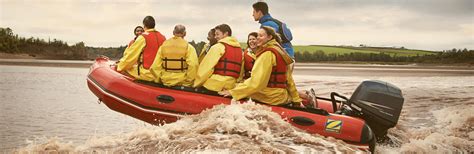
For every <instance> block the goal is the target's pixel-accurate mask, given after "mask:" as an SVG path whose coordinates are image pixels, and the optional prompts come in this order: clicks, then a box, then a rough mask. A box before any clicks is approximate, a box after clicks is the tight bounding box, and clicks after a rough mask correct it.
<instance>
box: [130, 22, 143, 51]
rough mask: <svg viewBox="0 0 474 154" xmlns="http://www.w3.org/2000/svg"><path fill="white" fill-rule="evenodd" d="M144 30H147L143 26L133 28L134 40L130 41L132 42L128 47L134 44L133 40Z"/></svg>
mask: <svg viewBox="0 0 474 154" xmlns="http://www.w3.org/2000/svg"><path fill="white" fill-rule="evenodd" d="M143 32H145V30H143V27H142V26H137V27H135V29H134V30H133V34H135V37H134V38H133V40H131V41H130V43H128V46H127V47H130V46H131V45H132V44H133V42H135V40H137V37H138V36H140V35H142V33H143Z"/></svg>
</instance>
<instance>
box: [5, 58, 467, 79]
mask: <svg viewBox="0 0 474 154" xmlns="http://www.w3.org/2000/svg"><path fill="white" fill-rule="evenodd" d="M93 62H94V61H87V60H44V59H1V58H0V65H17V66H46V67H72V68H87V67H89V66H91V65H92V63H93ZM295 74H301V75H337V76H374V75H375V76H453V75H455V76H459V75H460V76H472V75H474V67H469V66H442V65H441V66H440V65H416V64H410V65H380V64H341V63H296V64H295Z"/></svg>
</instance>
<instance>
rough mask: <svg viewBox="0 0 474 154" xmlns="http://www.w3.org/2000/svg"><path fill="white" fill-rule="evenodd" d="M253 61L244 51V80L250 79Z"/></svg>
mask: <svg viewBox="0 0 474 154" xmlns="http://www.w3.org/2000/svg"><path fill="white" fill-rule="evenodd" d="M254 63H255V59H253V57H251V56H250V55H249V51H248V50H245V51H244V71H245V72H244V79H248V78H250V73H251V72H252V68H253V64H254Z"/></svg>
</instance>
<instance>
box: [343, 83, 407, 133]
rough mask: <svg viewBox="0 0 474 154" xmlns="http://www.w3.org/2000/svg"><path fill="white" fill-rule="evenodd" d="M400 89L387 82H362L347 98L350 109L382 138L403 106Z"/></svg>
mask: <svg viewBox="0 0 474 154" xmlns="http://www.w3.org/2000/svg"><path fill="white" fill-rule="evenodd" d="M403 101H404V99H403V96H402V91H401V90H400V89H399V88H398V87H396V86H395V85H392V84H390V83H387V82H383V81H378V80H369V81H364V82H362V83H361V84H360V85H359V87H357V89H356V90H355V91H354V93H353V94H352V96H351V98H350V99H349V102H350V106H351V108H352V109H354V110H357V111H358V112H359V113H360V115H361V117H362V118H363V119H364V120H365V121H366V123H367V124H368V125H369V126H370V128H371V129H372V130H373V131H374V133H375V135H376V136H377V138H378V139H384V138H385V137H386V135H387V130H388V129H389V128H392V127H395V125H396V124H397V122H398V118H399V117H400V112H401V111H402V107H403Z"/></svg>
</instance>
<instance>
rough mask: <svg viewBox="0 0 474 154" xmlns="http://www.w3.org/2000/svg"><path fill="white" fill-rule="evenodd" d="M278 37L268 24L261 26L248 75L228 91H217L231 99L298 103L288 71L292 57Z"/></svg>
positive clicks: (275, 103) (296, 92)
mask: <svg viewBox="0 0 474 154" xmlns="http://www.w3.org/2000/svg"><path fill="white" fill-rule="evenodd" d="M280 42H281V40H280V37H279V36H278V35H277V33H276V32H275V30H273V28H271V27H267V26H263V27H262V28H261V29H260V30H259V32H258V37H257V46H258V50H257V51H256V52H255V55H256V57H257V59H256V60H255V64H254V65H253V68H252V71H251V76H250V78H248V79H246V80H245V81H244V82H243V83H239V84H238V85H237V86H236V87H235V88H233V89H231V90H224V91H221V92H219V94H220V95H223V96H232V98H233V99H235V100H240V99H243V98H251V99H253V100H256V101H259V102H262V103H266V104H270V105H283V104H289V103H291V102H293V103H294V105H298V106H299V105H300V103H301V101H302V100H301V98H300V97H299V95H298V91H297V90H296V86H295V82H294V80H293V76H292V74H291V73H290V72H289V71H288V70H289V66H290V64H291V63H293V62H294V61H293V59H292V58H291V57H290V56H289V55H288V54H287V53H286V52H285V51H284V49H283V48H282V47H281V45H280Z"/></svg>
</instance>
